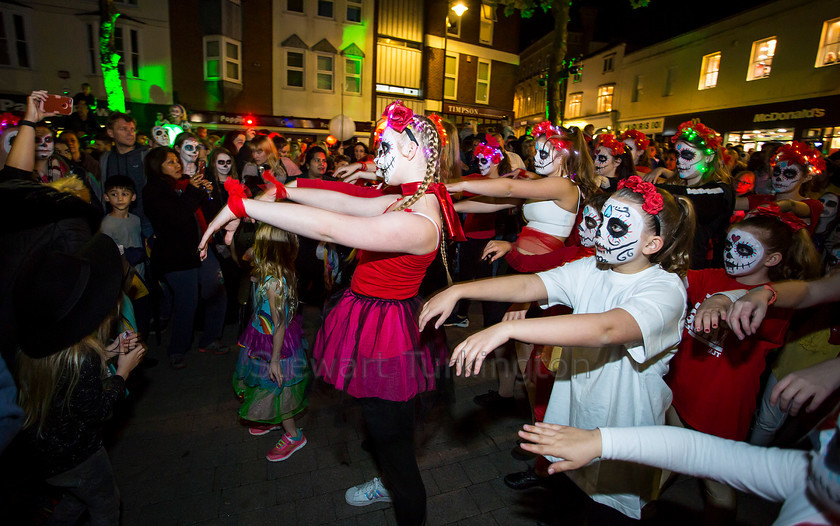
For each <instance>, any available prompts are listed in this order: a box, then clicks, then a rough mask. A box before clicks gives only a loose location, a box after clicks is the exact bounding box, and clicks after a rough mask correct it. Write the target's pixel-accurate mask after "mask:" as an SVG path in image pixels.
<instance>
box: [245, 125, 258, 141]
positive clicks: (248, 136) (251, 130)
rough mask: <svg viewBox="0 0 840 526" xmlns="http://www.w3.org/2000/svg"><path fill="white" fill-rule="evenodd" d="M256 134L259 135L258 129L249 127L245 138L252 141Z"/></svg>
mask: <svg viewBox="0 0 840 526" xmlns="http://www.w3.org/2000/svg"><path fill="white" fill-rule="evenodd" d="M256 136H257V130H255V129H254V128H248V129H246V130H245V139H246V140H248V141H250V140H251V139H253V138H254V137H256Z"/></svg>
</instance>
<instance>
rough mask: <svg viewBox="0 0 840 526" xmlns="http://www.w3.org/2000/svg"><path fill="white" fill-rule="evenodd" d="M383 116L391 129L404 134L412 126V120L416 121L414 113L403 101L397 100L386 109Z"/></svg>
mask: <svg viewBox="0 0 840 526" xmlns="http://www.w3.org/2000/svg"><path fill="white" fill-rule="evenodd" d="M382 116H383V117H384V118H385V120H386V121H387V122H388V125H389V126H390V127H391V128H393V129H395V130H397V131H398V132H400V133H402V132H403V131H404V130H405V129H406V127H408V125H409V124H411V121H412V119H414V111H412V109H411V108H408V107H406V106H405V105H404V104H403V103H402V101H401V100H397V101H394V102H392V103H391V104H389V105H388V107H387V108H385V112H384V113H383V114H382Z"/></svg>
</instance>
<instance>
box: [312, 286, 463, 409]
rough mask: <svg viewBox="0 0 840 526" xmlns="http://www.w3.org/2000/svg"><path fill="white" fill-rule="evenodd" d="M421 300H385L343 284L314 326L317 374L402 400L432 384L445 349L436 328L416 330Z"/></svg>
mask: <svg viewBox="0 0 840 526" xmlns="http://www.w3.org/2000/svg"><path fill="white" fill-rule="evenodd" d="M421 306H422V302H421V300H420V298H418V297H416V296H415V297H413V298H410V299H407V300H388V299H381V298H372V297H368V296H362V295H361V294H357V293H355V292H353V291H351V290H349V289H348V290H347V291H346V292H344V293H343V294H342V295H341V296H340V297H339V298H338V301H337V302H336V303H335V305H334V306H333V307H331V308H328V314H327V316H326V319H325V320H324V324H323V326H322V327H321V330H320V331H319V332H318V338H317V340H316V342H315V353H314V354H315V358H316V360H317V361H318V366H317V367H318V371H317V374H318V376H322V377H323V378H324V380H325V381H327V382H328V383H330V384H332V385H334V386H335V387H336V389H340V390H342V391H345V392H346V393H347V394H349V395H350V396H353V397H356V398H369V397H374V398H381V399H383V400H391V401H396V402H404V401H406V400H410V399H411V398H414V397H415V396H417V395H418V394H420V393H424V392H427V391H431V390H433V389H435V385H436V383H435V379H436V374H437V372H438V371H439V370H441V368H442V367H445V366H446V364H447V360H448V349H447V347H446V340H445V338H444V336H443V334H442V333H441V331H439V330H435V329H434V327H431V326H430V327H426V330H425V331H423V332H420V329H419V326H418V324H417V318H418V315H419V312H420V307H421Z"/></svg>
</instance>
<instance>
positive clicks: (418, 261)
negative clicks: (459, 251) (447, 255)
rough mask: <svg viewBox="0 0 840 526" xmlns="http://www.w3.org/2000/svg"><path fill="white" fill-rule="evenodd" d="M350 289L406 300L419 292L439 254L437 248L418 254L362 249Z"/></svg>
mask: <svg viewBox="0 0 840 526" xmlns="http://www.w3.org/2000/svg"><path fill="white" fill-rule="evenodd" d="M360 252H361V256H360V258H359V264H358V266H356V271H355V272H354V273H353V279H352V281H351V282H350V289H351V290H352V291H353V292H355V293H357V294H361V295H363V296H371V297H374V298H382V299H387V300H405V299H408V298H412V297H414V296H416V295H417V292H418V291H419V290H420V283H421V282H422V281H423V277H424V276H425V275H426V269H428V268H429V265H431V264H432V261H434V260H435V256H436V255H437V248H436V249H434V250H432V251H431V252H429V253H428V254H423V255H422V256H415V255H413V254H400V253H398V252H369V251H367V250H362V251H360Z"/></svg>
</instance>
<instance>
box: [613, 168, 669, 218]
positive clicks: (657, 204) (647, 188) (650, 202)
mask: <svg viewBox="0 0 840 526" xmlns="http://www.w3.org/2000/svg"><path fill="white" fill-rule="evenodd" d="M622 188H627V189H628V190H631V191H633V192H635V193H637V194H641V195H642V197H643V198H644V200H645V203H644V204H643V205H642V210H644V211H645V212H647V213H648V214H650V215H652V216H655V215H656V214H658V213H659V212H661V211H662V209H663V208H664V207H665V203H664V202H663V201H662V196H661V195H660V194H659V192H657V191H656V187H655V186H653V184H652V183H648V182H646V181H643V180H642V178H641V177H639V176H638V175H631V176H630V177H628V178H627V179H624V180H622V181H619V182H618V189H619V190H621V189H622Z"/></svg>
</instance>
